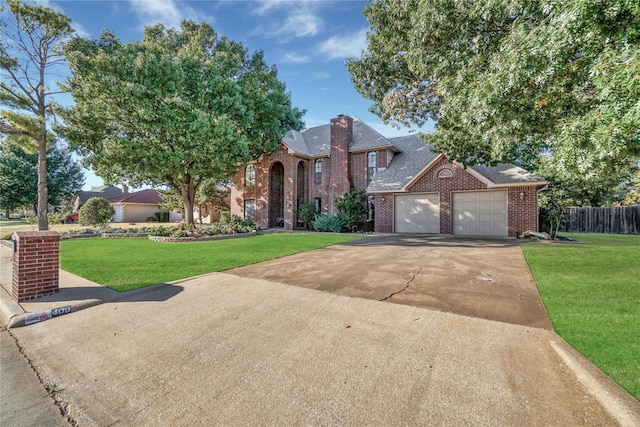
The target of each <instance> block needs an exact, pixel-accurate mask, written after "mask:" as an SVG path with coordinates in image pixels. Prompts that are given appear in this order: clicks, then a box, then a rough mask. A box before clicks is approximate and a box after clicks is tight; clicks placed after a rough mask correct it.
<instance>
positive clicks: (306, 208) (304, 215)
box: [298, 202, 316, 230]
mask: <svg viewBox="0 0 640 427" xmlns="http://www.w3.org/2000/svg"><path fill="white" fill-rule="evenodd" d="M315 216H316V211H315V208H314V207H313V203H311V202H304V203H302V204H301V205H300V207H299V208H298V218H300V219H301V220H302V221H303V222H304V225H305V227H306V228H307V229H309V230H311V222H312V221H313V219H314V218H315Z"/></svg>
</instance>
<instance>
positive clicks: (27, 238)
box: [11, 231, 60, 301]
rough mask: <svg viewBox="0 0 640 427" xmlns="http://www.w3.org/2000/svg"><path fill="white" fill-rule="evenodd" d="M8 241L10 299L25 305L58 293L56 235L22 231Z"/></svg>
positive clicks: (58, 263) (58, 253) (58, 241)
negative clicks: (11, 276)
mask: <svg viewBox="0 0 640 427" xmlns="http://www.w3.org/2000/svg"><path fill="white" fill-rule="evenodd" d="M12 239H13V284H12V287H11V294H12V296H13V297H14V298H15V299H16V300H18V301H25V300H29V299H32V298H37V297H40V296H44V295H50V294H53V293H55V292H58V287H59V271H58V269H59V268H60V235H59V234H58V233H56V232H55V231H26V232H16V233H13V235H12Z"/></svg>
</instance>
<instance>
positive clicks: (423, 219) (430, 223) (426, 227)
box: [394, 193, 440, 233]
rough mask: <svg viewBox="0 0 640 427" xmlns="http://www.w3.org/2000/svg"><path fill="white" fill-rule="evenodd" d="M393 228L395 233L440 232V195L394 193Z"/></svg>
mask: <svg viewBox="0 0 640 427" xmlns="http://www.w3.org/2000/svg"><path fill="white" fill-rule="evenodd" d="M394 230H395V232H396V233H440V195H439V194H437V193H431V194H399V195H396V196H395V209H394Z"/></svg>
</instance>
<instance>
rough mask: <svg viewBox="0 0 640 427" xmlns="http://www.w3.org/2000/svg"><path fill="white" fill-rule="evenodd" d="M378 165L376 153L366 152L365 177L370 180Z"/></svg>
mask: <svg viewBox="0 0 640 427" xmlns="http://www.w3.org/2000/svg"><path fill="white" fill-rule="evenodd" d="M377 166H378V153H376V152H375V151H370V152H368V153H367V179H368V180H369V181H371V179H373V175H374V174H375V173H376V168H377Z"/></svg>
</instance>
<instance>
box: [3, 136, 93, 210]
mask: <svg viewBox="0 0 640 427" xmlns="http://www.w3.org/2000/svg"><path fill="white" fill-rule="evenodd" d="M49 145H50V148H49V149H48V150H47V177H48V178H47V194H48V198H49V202H50V203H51V204H52V205H62V204H63V203H65V202H66V201H68V200H69V199H70V198H71V196H73V195H74V194H76V193H77V192H78V191H80V190H81V189H82V186H83V185H84V173H83V172H82V167H81V166H80V165H79V164H78V162H76V161H75V160H74V159H73V157H72V156H71V154H70V153H69V151H68V150H65V149H63V148H61V147H58V146H56V144H55V143H50V144H49ZM37 204H38V154H36V153H29V152H27V151H25V150H24V149H23V148H22V147H20V146H19V145H17V144H15V143H12V142H10V141H9V140H7V139H5V140H2V141H0V209H2V210H6V211H11V210H14V209H18V208H22V207H26V206H33V207H34V209H35V210H36V211H39V209H38V206H37ZM45 213H46V210H45Z"/></svg>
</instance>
